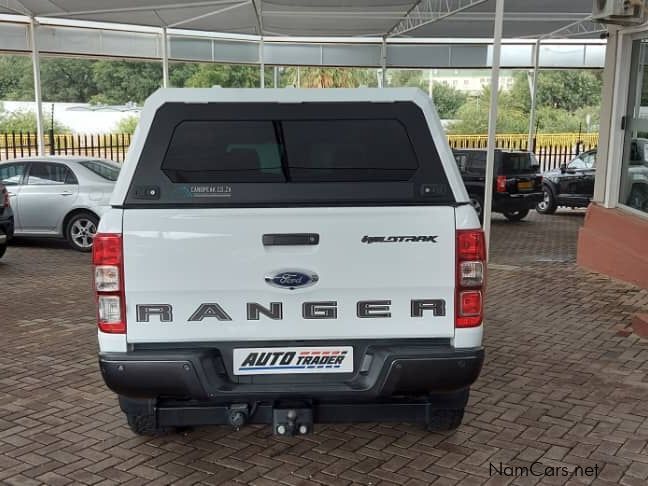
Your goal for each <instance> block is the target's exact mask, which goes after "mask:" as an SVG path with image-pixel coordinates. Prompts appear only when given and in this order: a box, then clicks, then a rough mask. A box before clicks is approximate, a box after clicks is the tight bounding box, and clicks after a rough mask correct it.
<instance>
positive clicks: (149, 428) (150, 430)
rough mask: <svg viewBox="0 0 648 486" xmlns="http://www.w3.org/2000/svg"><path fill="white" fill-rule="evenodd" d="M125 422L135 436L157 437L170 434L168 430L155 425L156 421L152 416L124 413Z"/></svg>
mask: <svg viewBox="0 0 648 486" xmlns="http://www.w3.org/2000/svg"><path fill="white" fill-rule="evenodd" d="M126 420H127V421H128V426H129V427H130V429H131V430H132V431H133V432H134V433H135V434H137V435H146V436H159V435H164V434H168V433H169V432H170V429H168V428H166V427H159V426H158V425H157V420H156V418H155V415H153V414H144V415H137V414H133V413H126Z"/></svg>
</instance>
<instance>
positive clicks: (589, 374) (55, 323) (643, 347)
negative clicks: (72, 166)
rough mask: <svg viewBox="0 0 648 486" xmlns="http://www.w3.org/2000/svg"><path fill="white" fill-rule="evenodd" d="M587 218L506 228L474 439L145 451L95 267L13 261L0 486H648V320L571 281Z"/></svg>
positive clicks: (494, 276)
mask: <svg viewBox="0 0 648 486" xmlns="http://www.w3.org/2000/svg"><path fill="white" fill-rule="evenodd" d="M582 220H583V212H582V211H559V212H558V213H557V214H556V215H554V216H540V215H536V214H532V215H530V216H529V217H528V220H527V221H524V222H522V223H519V224H510V223H507V222H505V221H504V220H503V219H502V218H500V217H498V216H495V218H494V220H493V242H492V251H491V267H490V270H489V285H488V302H487V311H486V316H487V321H488V322H487V328H486V337H485V346H486V350H487V359H486V363H485V365H484V370H483V372H482V375H481V377H480V378H479V380H478V382H477V383H476V385H475V386H474V388H473V393H472V394H471V399H470V405H469V409H468V411H467V414H466V419H465V421H464V425H463V426H462V427H461V428H460V429H459V430H458V431H457V432H455V433H454V434H431V433H427V432H425V431H423V430H421V429H420V428H417V427H414V426H411V425H406V424H353V425H351V424H337V425H320V426H318V427H317V428H316V431H315V433H314V434H313V435H311V436H309V437H308V438H305V439H285V438H274V437H273V436H272V435H271V434H270V431H269V430H268V428H267V427H259V426H250V427H247V428H244V429H242V430H241V431H239V432H235V431H233V430H231V429H230V428H228V427H206V428H200V429H196V430H194V431H190V432H186V433H183V434H176V435H170V436H167V437H157V438H141V437H135V436H133V435H132V434H131V433H130V431H129V430H128V428H127V427H126V425H125V421H124V419H123V418H122V416H121V412H120V411H119V408H118V406H117V402H116V399H115V397H114V395H113V394H112V393H111V392H109V391H108V390H107V389H106V388H105V386H104V385H103V383H102V381H101V378H100V375H99V372H98V369H97V364H96V363H97V361H96V343H95V339H96V336H95V327H94V323H93V320H94V308H93V299H92V293H91V290H90V271H89V264H90V258H89V255H86V254H79V253H76V252H73V251H71V250H68V249H66V248H65V245H64V244H62V243H58V242H52V241H37V242H24V241H23V242H20V241H19V242H17V244H16V245H14V246H12V247H10V248H9V250H8V252H7V254H6V256H5V257H4V258H3V259H2V260H0V284H1V288H2V294H1V296H2V297H1V299H2V300H0V330H1V331H2V335H3V340H2V341H3V342H4V343H5V346H4V347H3V350H2V353H0V483H2V484H16V485H21V486H22V485H30V484H48V485H50V484H51V485H59V484H61V485H63V484H100V485H112V484H174V485H185V484H186V485H194V484H231V485H235V484H238V485H241V484H251V485H254V484H256V485H276V484H285V485H304V486H307V485H322V484H333V485H347V484H355V485H360V484H362V485H371V486H378V485H382V484H384V485H393V484H398V485H412V486H414V485H423V484H426V485H427V484H439V485H450V484H461V485H482V484H493V485H495V484H516V485H517V484H520V485H525V486H526V485H532V484H623V485H628V486H635V485H639V484H641V485H644V484H646V481H648V445H647V444H648V406H646V403H648V373H647V372H648V341H645V340H641V339H639V338H638V337H637V336H636V335H634V334H632V332H631V330H628V324H629V323H630V321H631V319H632V316H633V315H634V314H635V313H637V312H644V313H645V312H648V289H637V288H635V287H632V286H630V285H626V284H624V283H621V282H616V281H612V280H610V279H608V278H606V277H604V276H601V275H597V274H593V273H588V272H585V271H583V270H581V269H579V268H577V267H576V266H575V263H574V261H575V250H576V235H577V230H578V228H579V227H580V225H581V224H582ZM533 461H538V462H540V463H542V464H543V465H545V466H553V467H559V466H564V467H566V468H568V470H569V471H572V470H574V468H576V467H577V466H581V467H587V466H598V467H599V471H600V474H599V477H598V479H596V480H595V481H594V480H592V478H582V477H575V478H572V479H571V480H570V479H569V478H564V477H543V478H533V477H517V478H514V477H508V476H499V475H497V474H494V475H493V474H491V473H492V471H491V468H490V467H489V465H490V464H491V463H492V464H494V465H497V464H499V463H500V462H501V463H502V464H503V465H505V466H525V465H526V466H528V465H530V464H531V463H532V462H533Z"/></svg>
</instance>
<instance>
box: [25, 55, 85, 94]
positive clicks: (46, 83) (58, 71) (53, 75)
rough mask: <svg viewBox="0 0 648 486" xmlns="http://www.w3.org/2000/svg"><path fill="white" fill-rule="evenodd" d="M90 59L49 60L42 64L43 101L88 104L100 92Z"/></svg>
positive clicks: (43, 61) (44, 60)
mask: <svg viewBox="0 0 648 486" xmlns="http://www.w3.org/2000/svg"><path fill="white" fill-rule="evenodd" d="M96 63H97V61H94V60H89V59H64V58H49V59H43V60H42V62H41V86H42V89H43V99H44V100H46V101H51V102H71V103H87V102H88V101H90V99H91V98H92V97H93V96H95V95H96V94H97V92H98V88H97V84H96V82H95V79H94V70H93V67H94V65H95V64H96ZM32 98H33V96H32Z"/></svg>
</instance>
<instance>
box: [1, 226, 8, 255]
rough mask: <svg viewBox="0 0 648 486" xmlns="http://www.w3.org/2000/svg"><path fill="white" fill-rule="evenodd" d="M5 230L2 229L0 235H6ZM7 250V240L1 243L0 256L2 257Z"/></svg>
mask: <svg viewBox="0 0 648 486" xmlns="http://www.w3.org/2000/svg"><path fill="white" fill-rule="evenodd" d="M4 234H5V233H4V231H2V230H0V235H4ZM6 251H7V240H5V242H4V243H0V258H2V257H3V256H4V254H5V252H6Z"/></svg>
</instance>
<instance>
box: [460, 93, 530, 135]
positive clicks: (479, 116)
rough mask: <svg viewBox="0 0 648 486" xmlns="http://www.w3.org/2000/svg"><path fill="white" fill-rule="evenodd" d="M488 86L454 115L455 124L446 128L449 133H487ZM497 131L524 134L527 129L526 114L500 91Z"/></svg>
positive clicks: (506, 94)
mask: <svg viewBox="0 0 648 486" xmlns="http://www.w3.org/2000/svg"><path fill="white" fill-rule="evenodd" d="M490 93H491V89H490V87H489V86H484V88H483V89H482V92H481V94H480V95H479V96H478V97H477V98H473V99H471V100H469V101H467V102H466V103H464V104H463V105H462V106H461V107H460V108H459V109H458V110H457V113H456V115H455V118H456V119H457V121H456V122H454V123H452V124H451V125H450V126H449V127H448V131H449V132H450V133H458V134H483V133H486V132H487V131H488V112H489V108H490ZM498 101H499V102H498V113H497V131H498V132H499V133H524V132H525V131H526V130H527V129H528V123H529V118H528V114H527V113H525V112H524V111H523V110H520V109H519V108H517V106H516V104H515V102H514V100H513V99H512V97H511V95H510V94H509V93H507V92H505V91H500V94H499V99H498Z"/></svg>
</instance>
